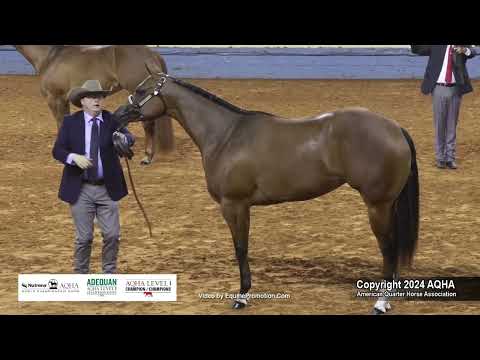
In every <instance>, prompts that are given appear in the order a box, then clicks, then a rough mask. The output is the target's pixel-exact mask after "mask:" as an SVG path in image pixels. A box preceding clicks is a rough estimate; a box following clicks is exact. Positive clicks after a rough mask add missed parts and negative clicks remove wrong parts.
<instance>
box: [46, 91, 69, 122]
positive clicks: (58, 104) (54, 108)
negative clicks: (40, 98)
mask: <svg viewBox="0 0 480 360" xmlns="http://www.w3.org/2000/svg"><path fill="white" fill-rule="evenodd" d="M47 103H48V107H49V108H50V111H51V112H52V114H53V116H54V117H55V120H56V122H57V130H60V127H61V126H62V122H63V118H64V117H65V115H69V114H70V104H69V103H68V101H66V100H65V99H63V98H61V97H55V96H53V95H49V96H48V97H47Z"/></svg>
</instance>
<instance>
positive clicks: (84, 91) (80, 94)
mask: <svg viewBox="0 0 480 360" xmlns="http://www.w3.org/2000/svg"><path fill="white" fill-rule="evenodd" d="M111 93H112V91H111V90H103V88H102V85H101V84H100V81H98V80H87V81H85V83H84V84H83V85H82V86H81V87H77V88H73V89H72V90H70V93H69V95H68V99H69V100H70V101H71V102H72V104H73V105H75V106H77V107H79V108H81V107H82V104H81V102H80V100H82V99H83V98H84V97H86V96H95V95H102V96H105V97H107V96H108V95H110V94H111Z"/></svg>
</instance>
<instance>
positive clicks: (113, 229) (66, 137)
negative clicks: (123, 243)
mask: <svg viewBox="0 0 480 360" xmlns="http://www.w3.org/2000/svg"><path fill="white" fill-rule="evenodd" d="M108 95H110V91H106V90H103V89H102V86H101V84H100V82H99V81H98V80H88V81H86V82H85V83H84V84H83V85H82V87H80V88H75V89H72V90H71V91H70V94H69V100H70V101H71V102H72V103H73V104H74V105H75V106H77V107H79V108H81V109H82V111H79V112H77V113H75V114H73V115H68V116H65V118H64V121H63V124H62V127H61V128H60V131H59V133H58V136H57V140H56V142H55V145H54V147H53V151H52V153H53V157H54V158H55V159H57V160H58V161H60V162H61V163H63V164H64V165H65V167H64V170H63V176H62V181H61V184H60V191H59V198H60V199H61V200H63V201H65V202H67V203H69V204H70V208H71V213H72V217H73V220H74V223H75V228H76V241H75V251H74V272H75V273H79V274H88V273H89V271H90V254H91V249H92V241H93V233H94V232H93V226H94V219H95V217H96V218H97V222H98V224H99V225H100V228H101V230H102V236H103V248H102V269H103V272H104V273H115V272H116V269H117V254H118V248H119V239H120V221H119V208H118V203H117V202H118V201H119V200H120V199H122V198H123V197H124V196H126V195H127V194H128V190H127V185H126V183H125V178H124V176H123V170H122V167H121V165H120V160H119V158H118V154H117V147H116V146H117V144H122V146H124V147H126V148H128V149H129V148H130V147H131V146H133V144H134V142H135V138H134V136H133V135H132V134H131V133H130V132H128V130H126V129H122V130H120V131H117V128H118V124H117V122H116V120H114V119H113V118H112V114H111V113H110V112H108V111H105V110H103V100H104V99H105V97H106V96H108ZM114 144H115V145H114Z"/></svg>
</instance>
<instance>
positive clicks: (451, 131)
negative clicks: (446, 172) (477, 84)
mask: <svg viewBox="0 0 480 360" xmlns="http://www.w3.org/2000/svg"><path fill="white" fill-rule="evenodd" d="M461 103H462V95H461V94H460V93H459V90H458V87H456V86H454V87H445V86H438V85H437V86H436V87H435V89H434V90H433V120H434V127H435V153H436V157H437V161H454V160H455V157H456V152H457V125H458V116H459V114H460V105H461Z"/></svg>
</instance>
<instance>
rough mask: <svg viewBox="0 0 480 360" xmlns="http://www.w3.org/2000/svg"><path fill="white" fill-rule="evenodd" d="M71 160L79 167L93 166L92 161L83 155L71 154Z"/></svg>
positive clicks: (83, 168)
mask: <svg viewBox="0 0 480 360" xmlns="http://www.w3.org/2000/svg"><path fill="white" fill-rule="evenodd" d="M72 160H73V161H74V162H75V165H77V166H78V167H79V168H80V169H82V170H85V169H88V168H91V167H92V166H93V164H92V162H91V161H90V160H89V159H87V158H86V157H85V156H83V155H79V154H73V155H72Z"/></svg>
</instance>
